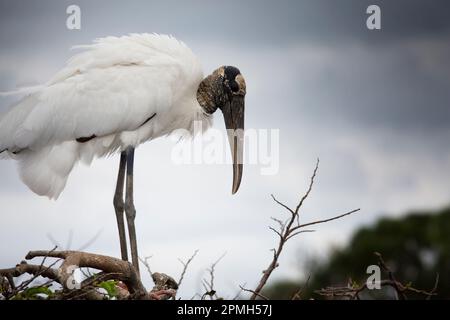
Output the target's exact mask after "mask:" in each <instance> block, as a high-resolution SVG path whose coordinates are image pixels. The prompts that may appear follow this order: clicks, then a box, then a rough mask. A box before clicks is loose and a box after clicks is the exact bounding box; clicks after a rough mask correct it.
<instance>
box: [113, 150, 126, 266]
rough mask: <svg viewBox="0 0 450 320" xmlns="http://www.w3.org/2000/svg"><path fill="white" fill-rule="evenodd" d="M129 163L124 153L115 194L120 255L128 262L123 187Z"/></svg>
mask: <svg viewBox="0 0 450 320" xmlns="http://www.w3.org/2000/svg"><path fill="white" fill-rule="evenodd" d="M126 163H127V154H126V152H122V153H121V154H120V164H119V174H118V175H117V184H116V192H115V194H114V201H113V203H114V209H115V210H116V218H117V227H118V228H119V238H120V253H121V255H122V260H124V261H128V250H127V239H126V235H125V222H124V218H123V215H124V202H123V187H124V182H125V169H126Z"/></svg>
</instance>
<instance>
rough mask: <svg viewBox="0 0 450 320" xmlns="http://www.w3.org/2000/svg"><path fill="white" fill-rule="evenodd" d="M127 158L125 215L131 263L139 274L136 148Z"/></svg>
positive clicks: (128, 153) (131, 150)
mask: <svg viewBox="0 0 450 320" xmlns="http://www.w3.org/2000/svg"><path fill="white" fill-rule="evenodd" d="M126 156H127V184H126V191H125V192H126V194H125V214H126V216H127V223H128V235H129V237H130V248H131V261H132V263H133V266H134V267H135V269H136V271H137V273H138V274H139V258H138V251H137V241H136V228H135V226H134V218H135V217H136V209H135V208H134V200H133V166H134V148H132V147H129V148H128V149H127V150H126Z"/></svg>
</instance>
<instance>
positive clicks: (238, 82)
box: [197, 66, 246, 194]
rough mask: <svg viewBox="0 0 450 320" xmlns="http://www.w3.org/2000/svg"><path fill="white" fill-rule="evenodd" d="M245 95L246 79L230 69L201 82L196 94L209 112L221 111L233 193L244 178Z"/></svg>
mask: <svg viewBox="0 0 450 320" xmlns="http://www.w3.org/2000/svg"><path fill="white" fill-rule="evenodd" d="M245 93H246V86H245V80H244V77H243V76H242V75H241V72H240V71H239V69H238V68H236V67H231V66H223V67H220V68H219V69H217V70H215V71H214V72H213V73H212V74H211V75H209V76H207V77H206V78H205V79H204V80H203V81H202V82H201V83H200V85H199V88H198V91H197V100H198V102H199V104H200V105H201V106H202V107H203V110H204V111H205V112H206V113H208V114H212V113H214V112H215V111H216V110H217V109H220V110H222V114H223V118H224V120H225V127H226V128H227V134H228V141H229V142H230V147H231V156H232V157H233V187H232V193H233V194H235V193H236V192H237V191H238V189H239V185H240V184H241V179H242V169H243V150H244V105H245V104H244V98H245Z"/></svg>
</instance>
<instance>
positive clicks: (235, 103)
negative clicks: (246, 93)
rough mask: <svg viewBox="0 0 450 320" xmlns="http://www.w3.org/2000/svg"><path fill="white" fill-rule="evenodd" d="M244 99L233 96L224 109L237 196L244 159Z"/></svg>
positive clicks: (232, 190) (233, 189)
mask: <svg viewBox="0 0 450 320" xmlns="http://www.w3.org/2000/svg"><path fill="white" fill-rule="evenodd" d="M244 107H245V103H244V97H243V96H240V95H233V96H232V99H231V101H230V102H227V103H226V104H225V106H224V107H223V108H222V112H223V118H224V120H225V127H226V128H227V134H228V141H229V143H230V147H231V156H232V157H233V187H232V189H231V192H232V194H235V193H236V192H237V191H238V189H239V186H240V184H241V179H242V169H243V157H244Z"/></svg>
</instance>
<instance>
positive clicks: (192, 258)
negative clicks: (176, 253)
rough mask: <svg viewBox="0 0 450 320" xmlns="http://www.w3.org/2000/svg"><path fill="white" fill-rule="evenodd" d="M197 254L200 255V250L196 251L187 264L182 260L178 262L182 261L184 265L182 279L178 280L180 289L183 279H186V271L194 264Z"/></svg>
mask: <svg viewBox="0 0 450 320" xmlns="http://www.w3.org/2000/svg"><path fill="white" fill-rule="evenodd" d="M197 253H198V249H197V250H195V251H194V253H193V254H192V256H191V257H190V258H189V259H188V260H187V261H186V262H184V261H183V260H181V259H178V261H180V263H181V264H182V265H183V271H182V272H181V275H180V279H179V280H178V287H179V286H180V285H181V283H182V282H183V279H184V276H185V275H186V271H187V269H188V267H189V264H190V263H191V262H192V260H194V258H195V256H196V255H197Z"/></svg>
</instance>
